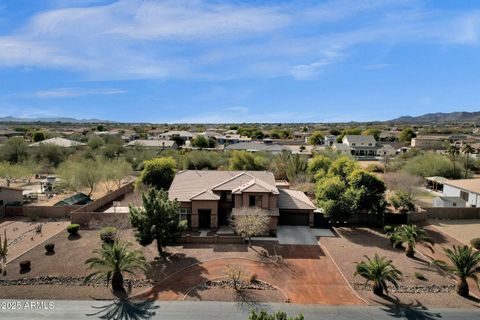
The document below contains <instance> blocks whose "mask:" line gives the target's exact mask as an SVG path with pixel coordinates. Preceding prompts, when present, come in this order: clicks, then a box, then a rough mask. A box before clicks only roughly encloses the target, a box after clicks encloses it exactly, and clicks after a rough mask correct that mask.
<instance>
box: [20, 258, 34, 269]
mask: <svg viewBox="0 0 480 320" xmlns="http://www.w3.org/2000/svg"><path fill="white" fill-rule="evenodd" d="M31 265H32V264H31V262H30V260H24V261H21V262H20V271H29V270H30V267H31Z"/></svg>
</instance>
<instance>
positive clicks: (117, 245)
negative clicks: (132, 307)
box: [85, 242, 148, 293]
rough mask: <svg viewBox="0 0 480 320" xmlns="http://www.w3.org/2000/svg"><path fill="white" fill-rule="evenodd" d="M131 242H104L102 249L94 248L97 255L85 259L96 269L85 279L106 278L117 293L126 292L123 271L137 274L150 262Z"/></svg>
mask: <svg viewBox="0 0 480 320" xmlns="http://www.w3.org/2000/svg"><path fill="white" fill-rule="evenodd" d="M130 247H131V244H130V243H129V242H114V243H113V244H106V243H104V244H102V247H101V248H100V249H97V250H94V251H93V253H94V255H95V256H93V257H91V258H89V259H88V260H87V261H85V264H87V265H88V269H89V270H91V269H93V270H95V271H94V272H92V273H91V274H90V275H88V276H87V278H86V280H85V281H89V280H95V281H100V280H104V279H106V280H107V282H108V283H109V282H111V286H112V290H113V292H115V293H122V292H125V289H124V287H123V275H122V273H129V274H135V271H136V270H142V271H146V270H147V267H148V264H147V262H146V260H145V257H144V256H143V254H142V252H141V251H140V250H131V249H130Z"/></svg>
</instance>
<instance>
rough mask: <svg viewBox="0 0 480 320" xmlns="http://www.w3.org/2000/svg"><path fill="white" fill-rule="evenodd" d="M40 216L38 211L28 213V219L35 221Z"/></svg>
mask: <svg viewBox="0 0 480 320" xmlns="http://www.w3.org/2000/svg"><path fill="white" fill-rule="evenodd" d="M39 218H40V217H39V216H38V214H36V213H33V212H29V213H27V219H28V221H30V222H35V221H37V220H38V219H39Z"/></svg>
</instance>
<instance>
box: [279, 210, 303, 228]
mask: <svg viewBox="0 0 480 320" xmlns="http://www.w3.org/2000/svg"><path fill="white" fill-rule="evenodd" d="M308 216H309V214H308V213H298V212H288V211H280V217H279V220H278V223H279V224H281V225H289V226H308Z"/></svg>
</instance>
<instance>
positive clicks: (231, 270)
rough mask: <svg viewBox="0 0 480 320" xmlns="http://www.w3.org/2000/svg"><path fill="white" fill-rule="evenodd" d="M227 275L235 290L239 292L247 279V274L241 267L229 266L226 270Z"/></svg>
mask: <svg viewBox="0 0 480 320" xmlns="http://www.w3.org/2000/svg"><path fill="white" fill-rule="evenodd" d="M224 273H225V275H226V276H227V277H228V278H229V279H230V280H231V281H232V283H233V288H234V289H235V290H238V285H239V284H240V282H241V281H242V279H244V278H245V272H243V269H242V268H241V267H240V266H239V265H236V264H235V265H228V266H227V267H226V268H225V270H224Z"/></svg>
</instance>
